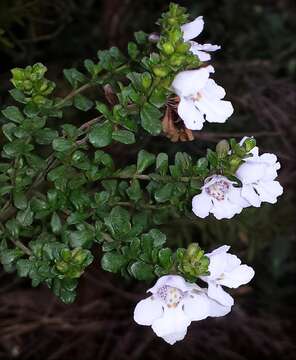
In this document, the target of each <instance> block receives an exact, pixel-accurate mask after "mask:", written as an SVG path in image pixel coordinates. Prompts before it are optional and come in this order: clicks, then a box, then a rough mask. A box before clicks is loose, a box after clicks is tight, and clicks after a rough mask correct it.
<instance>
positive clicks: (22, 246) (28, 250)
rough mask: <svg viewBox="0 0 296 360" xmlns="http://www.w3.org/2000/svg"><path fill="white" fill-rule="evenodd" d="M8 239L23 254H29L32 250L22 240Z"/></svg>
mask: <svg viewBox="0 0 296 360" xmlns="http://www.w3.org/2000/svg"><path fill="white" fill-rule="evenodd" d="M10 241H11V242H12V243H13V244H14V245H15V246H16V247H18V248H19V249H21V250H22V251H23V252H24V253H25V254H27V255H29V256H31V255H32V252H31V250H30V249H29V248H27V247H26V246H25V245H24V244H23V243H22V242H20V241H19V240H14V239H10Z"/></svg>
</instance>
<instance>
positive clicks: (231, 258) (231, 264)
mask: <svg viewBox="0 0 296 360" xmlns="http://www.w3.org/2000/svg"><path fill="white" fill-rule="evenodd" d="M241 263H242V262H241V261H240V259H239V258H238V257H237V256H236V255H232V254H227V256H226V264H225V268H224V271H225V272H227V273H229V272H231V271H233V270H234V269H236V268H237V267H238V266H240V264H241Z"/></svg>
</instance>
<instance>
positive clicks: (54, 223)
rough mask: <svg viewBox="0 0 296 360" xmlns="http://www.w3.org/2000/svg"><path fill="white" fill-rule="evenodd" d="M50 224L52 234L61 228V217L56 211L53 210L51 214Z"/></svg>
mask: <svg viewBox="0 0 296 360" xmlns="http://www.w3.org/2000/svg"><path fill="white" fill-rule="evenodd" d="M50 226H51V229H52V232H53V233H54V234H58V233H59V232H60V231H61V229H62V222H61V219H60V217H59V215H58V214H57V213H56V212H54V213H53V214H52V216H51V220H50Z"/></svg>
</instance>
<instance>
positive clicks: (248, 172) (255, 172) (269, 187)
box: [236, 138, 283, 207]
mask: <svg viewBox="0 0 296 360" xmlns="http://www.w3.org/2000/svg"><path fill="white" fill-rule="evenodd" d="M244 140H245V138H244V139H243V140H242V141H241V144H242V143H243V142H244ZM250 153H252V155H253V156H252V157H249V158H246V159H244V163H243V164H242V165H241V166H240V167H239V168H238V170H237V172H236V176H237V177H238V178H239V179H240V181H241V182H242V184H243V186H242V189H241V195H242V197H243V198H244V199H246V200H247V201H248V202H249V204H250V205H252V206H255V207H259V206H260V205H261V203H262V202H268V203H271V204H274V203H276V202H277V197H278V196H280V195H282V193H283V187H282V186H281V184H280V183H279V182H278V181H276V180H275V178H276V177H277V170H279V169H280V167H281V165H280V163H279V162H278V161H277V157H276V155H274V154H270V153H264V154H262V155H259V149H258V147H257V146H256V147H255V148H253V149H252V150H251V152H250Z"/></svg>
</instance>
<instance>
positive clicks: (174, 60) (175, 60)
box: [170, 54, 186, 66]
mask: <svg viewBox="0 0 296 360" xmlns="http://www.w3.org/2000/svg"><path fill="white" fill-rule="evenodd" d="M185 60H186V57H185V56H184V55H180V54H175V55H173V56H172V57H171V58H170V64H171V65H173V66H180V65H182V64H183V63H184V62H185Z"/></svg>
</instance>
